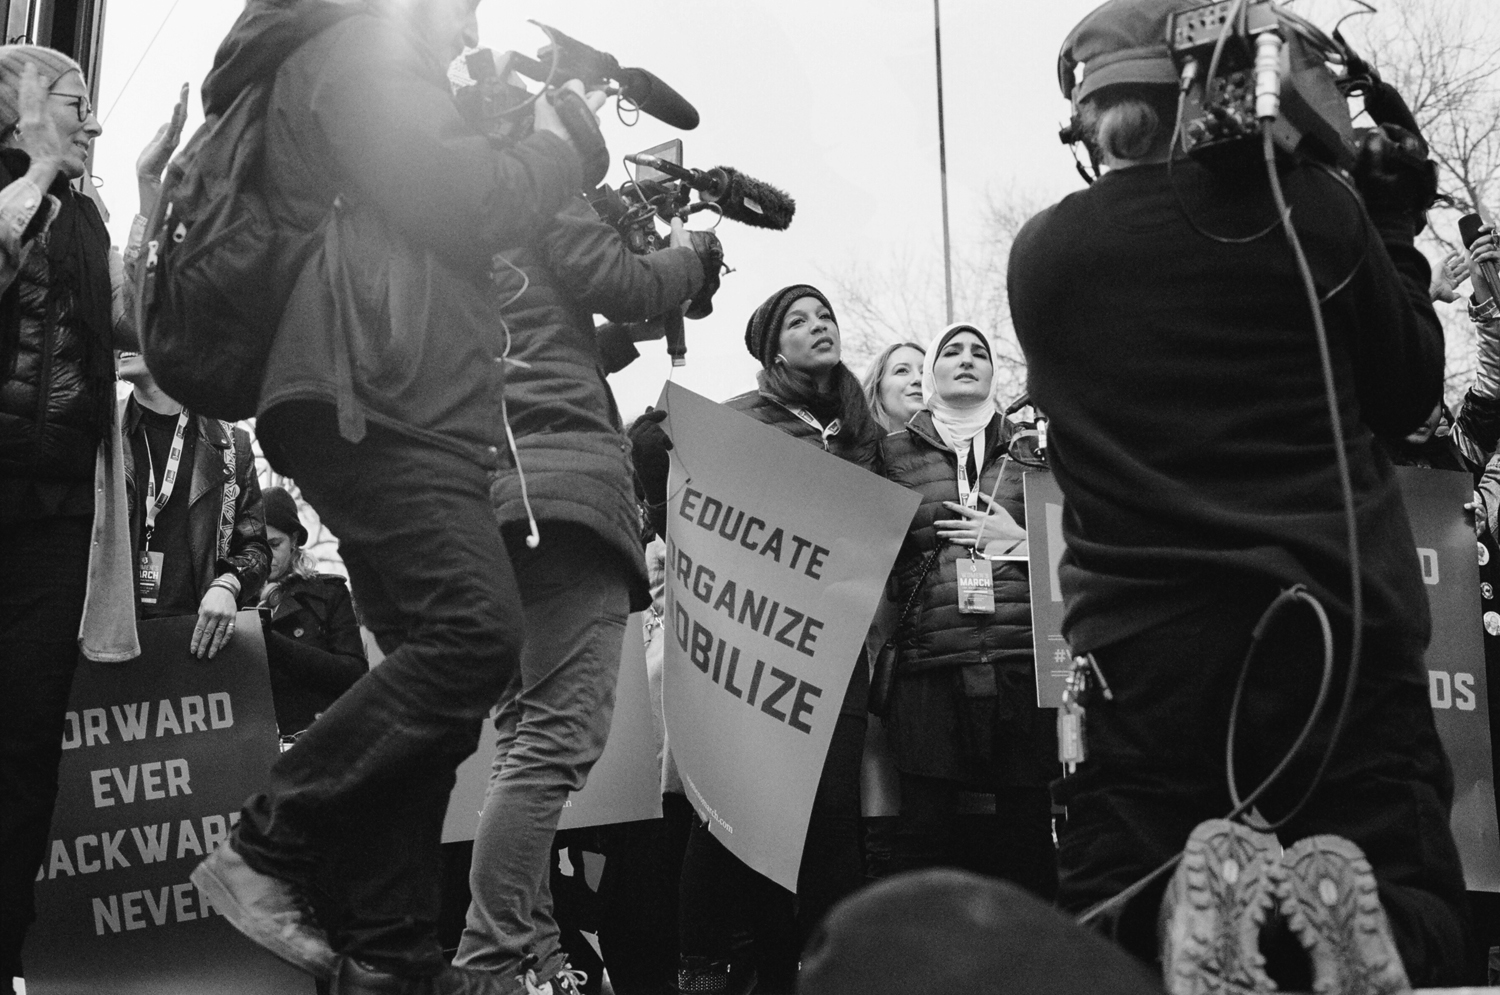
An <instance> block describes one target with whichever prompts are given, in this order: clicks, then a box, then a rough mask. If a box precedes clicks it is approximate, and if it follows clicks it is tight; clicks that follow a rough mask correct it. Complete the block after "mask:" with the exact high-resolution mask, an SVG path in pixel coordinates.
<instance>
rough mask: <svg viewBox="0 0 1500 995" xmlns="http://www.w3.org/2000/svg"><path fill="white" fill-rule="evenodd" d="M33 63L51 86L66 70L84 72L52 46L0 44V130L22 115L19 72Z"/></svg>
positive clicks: (38, 72) (81, 74) (10, 125)
mask: <svg viewBox="0 0 1500 995" xmlns="http://www.w3.org/2000/svg"><path fill="white" fill-rule="evenodd" d="M28 62H29V63H31V64H32V65H34V66H36V71H37V75H39V76H41V78H42V83H43V84H45V85H46V86H48V87H51V86H52V85H53V84H55V83H56V82H57V81H58V80H60V79H62V78H63V77H64V76H66V75H67V74H68V73H70V72H71V73H77V74H78V75H79V77H80V78H82V76H83V68H82V67H81V66H79V65H78V63H76V62H74V61H73V60H72V59H70V58H68V57H67V56H66V55H64V54H62V53H61V52H59V51H57V50H56V49H54V48H42V47H41V46H40V45H0V131H3V130H5V129H7V128H11V127H14V125H15V123H16V122H17V121H19V120H20V119H21V73H23V72H25V70H26V64H27V63H28Z"/></svg>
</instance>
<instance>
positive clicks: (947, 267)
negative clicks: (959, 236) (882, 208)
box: [932, 0, 953, 325]
mask: <svg viewBox="0 0 1500 995" xmlns="http://www.w3.org/2000/svg"><path fill="white" fill-rule="evenodd" d="M940 3H941V0H932V35H933V51H934V52H935V53H936V54H937V112H938V173H939V175H940V176H941V177H942V185H943V289H944V290H945V292H946V294H947V302H948V324H950V325H951V324H953V245H952V241H951V238H950V236H949V234H948V136H947V130H946V128H945V127H944V124H943V19H942V10H941V7H940Z"/></svg>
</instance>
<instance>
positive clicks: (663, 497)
mask: <svg viewBox="0 0 1500 995" xmlns="http://www.w3.org/2000/svg"><path fill="white" fill-rule="evenodd" d="M666 417H667V413H666V412H665V411H658V410H657V409H655V408H647V409H646V412H645V414H643V415H641V416H640V417H639V418H637V419H636V420H635V421H634V422H632V423H631V425H630V431H629V433H628V434H629V436H630V455H631V461H632V462H633V463H634V464H635V496H636V498H637V499H639V500H640V502H641V505H642V506H643V507H644V508H645V511H646V520H647V521H648V522H649V523H650V525H651V528H652V529H654V530H655V531H656V534H657V535H659V536H662V537H665V536H666V534H667V472H668V470H670V469H671V466H672V459H671V457H669V456H668V455H667V453H669V452H670V451H671V449H672V440H671V439H670V438H668V436H667V433H666V430H664V429H663V428H662V427H661V423H662V421H663V420H664V419H665V418H666Z"/></svg>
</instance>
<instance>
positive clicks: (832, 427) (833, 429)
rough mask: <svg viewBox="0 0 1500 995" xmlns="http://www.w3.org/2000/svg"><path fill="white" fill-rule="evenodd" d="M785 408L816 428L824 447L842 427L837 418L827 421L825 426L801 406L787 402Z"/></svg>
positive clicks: (825, 447) (826, 446)
mask: <svg viewBox="0 0 1500 995" xmlns="http://www.w3.org/2000/svg"><path fill="white" fill-rule="evenodd" d="M786 409H787V410H788V411H790V412H791V413H792V414H794V415H796V416H797V417H798V418H801V419H802V420H803V421H805V422H807V424H809V425H811V426H812V427H813V428H814V429H816V430H817V432H818V434H819V435H820V436H822V438H823V448H824V449H827V448H828V440H829V439H831V438H833V437H834V436H835V435H838V434H839V429H841V428H843V427H844V426H843V423H842V422H840V421H839V420H838V419H837V418H835V419H834V420H833V421H831V422H829V423H828V424H827V425H826V426H825V425H820V424H818V420H817V419H816V418H814V417H813V416H812V413H811V412H809V411H808V410H807V409H806V408H803V407H796V406H793V405H790V404H788V405H787V406H786Z"/></svg>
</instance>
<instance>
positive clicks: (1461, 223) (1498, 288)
mask: <svg viewBox="0 0 1500 995" xmlns="http://www.w3.org/2000/svg"><path fill="white" fill-rule="evenodd" d="M1484 223H1485V221H1484V218H1483V217H1482V216H1481V215H1478V214H1465V215H1464V216H1463V217H1461V218H1459V219H1458V235H1459V238H1461V239H1463V243H1464V248H1465V249H1468V248H1471V247H1472V246H1473V245H1474V240H1475V239H1477V238H1478V237H1479V229H1480V227H1481V226H1483V225H1484ZM1479 275H1480V277H1481V278H1482V279H1483V280H1484V282H1485V283H1487V284H1489V287H1490V296H1491V297H1494V298H1497V299H1500V267H1497V266H1496V265H1495V264H1494V262H1493V261H1490V260H1485V261H1484V262H1482V263H1480V264H1479Z"/></svg>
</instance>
